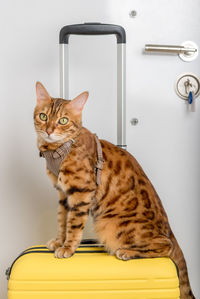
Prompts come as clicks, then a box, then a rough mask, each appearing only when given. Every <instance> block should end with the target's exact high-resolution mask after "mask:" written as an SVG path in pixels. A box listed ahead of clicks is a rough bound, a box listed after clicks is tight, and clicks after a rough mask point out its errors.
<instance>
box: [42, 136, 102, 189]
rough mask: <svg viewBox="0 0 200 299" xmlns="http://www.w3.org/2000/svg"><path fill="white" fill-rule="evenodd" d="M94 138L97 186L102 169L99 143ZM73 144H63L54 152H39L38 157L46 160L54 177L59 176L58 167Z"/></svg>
mask: <svg viewBox="0 0 200 299" xmlns="http://www.w3.org/2000/svg"><path fill="white" fill-rule="evenodd" d="M94 138H95V141H96V145H97V163H96V165H95V172H96V183H97V185H99V184H100V183H101V172H102V169H103V163H104V160H103V153H102V147H101V143H100V141H99V139H98V137H97V135H96V134H94ZM73 143H74V140H73V139H70V140H69V141H67V142H65V143H64V144H63V145H61V146H60V147H58V148H57V149H56V150H55V151H53V150H50V151H45V152H40V157H43V158H45V159H46V162H47V167H48V169H49V170H50V171H51V172H52V173H53V174H54V175H56V176H58V174H59V169H60V165H61V163H62V161H63V159H64V158H65V157H66V156H67V155H68V154H69V152H70V149H71V146H72V144H73Z"/></svg>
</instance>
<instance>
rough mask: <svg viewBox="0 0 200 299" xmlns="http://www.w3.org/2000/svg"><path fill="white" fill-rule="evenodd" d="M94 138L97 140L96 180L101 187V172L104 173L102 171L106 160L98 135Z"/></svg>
mask: <svg viewBox="0 0 200 299" xmlns="http://www.w3.org/2000/svg"><path fill="white" fill-rule="evenodd" d="M94 138H95V141H96V144H97V163H96V165H95V168H96V180H97V185H99V184H100V183H101V172H102V169H103V163H104V159H103V153H102V147H101V143H100V141H99V139H98V137H97V135H96V134H94Z"/></svg>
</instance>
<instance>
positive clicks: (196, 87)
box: [175, 73, 200, 101]
mask: <svg viewBox="0 0 200 299" xmlns="http://www.w3.org/2000/svg"><path fill="white" fill-rule="evenodd" d="M175 91H176V93H177V95H178V96H179V97H180V98H181V99H183V100H186V101H188V97H189V94H190V92H192V95H193V98H194V99H195V98H197V97H198V96H199V94H200V80H199V78H197V77H196V76H195V75H194V74H191V73H187V74H182V75H181V76H180V77H179V78H178V80H177V81H176V84H175Z"/></svg>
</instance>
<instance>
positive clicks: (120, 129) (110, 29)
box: [59, 23, 126, 149]
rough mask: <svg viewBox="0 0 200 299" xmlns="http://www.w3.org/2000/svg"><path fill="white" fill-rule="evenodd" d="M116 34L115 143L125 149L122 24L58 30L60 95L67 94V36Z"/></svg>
mask: <svg viewBox="0 0 200 299" xmlns="http://www.w3.org/2000/svg"><path fill="white" fill-rule="evenodd" d="M71 34H73V35H109V34H114V35H116V40H117V145H118V146H120V147H122V148H125V149H126V32H125V30H124V28H123V27H122V26H119V25H113V24H102V23H84V24H74V25H67V26H65V27H63V28H62V29H61V30H60V36H59V43H60V96H61V97H62V98H65V99H68V96H69V50H68V43H69V36H70V35H71Z"/></svg>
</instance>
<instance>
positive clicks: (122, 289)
mask: <svg viewBox="0 0 200 299" xmlns="http://www.w3.org/2000/svg"><path fill="white" fill-rule="evenodd" d="M7 275H8V276H9V281H8V299H80V298H81V299H158V298H159V299H168V298H170V299H172V298H173V299H178V298H180V297H179V296H180V292H179V280H178V275H177V269H176V266H175V264H174V263H173V261H172V260H170V259H169V258H153V259H135V260H129V261H122V260H118V259H117V258H116V257H115V256H110V255H109V254H108V253H106V252H105V251H104V248H103V246H101V245H95V244H91V245H89V244H82V245H80V247H79V248H78V249H77V250H76V253H75V254H74V256H72V257H70V258H69V259H57V258H55V257H54V254H53V252H51V251H49V250H48V249H47V248H46V247H45V246H43V245H40V246H36V247H30V248H28V249H27V250H25V251H24V252H23V253H22V254H21V255H20V256H18V257H17V259H16V260H15V261H14V263H13V264H12V266H11V268H10V269H9V270H8V271H7Z"/></svg>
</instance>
